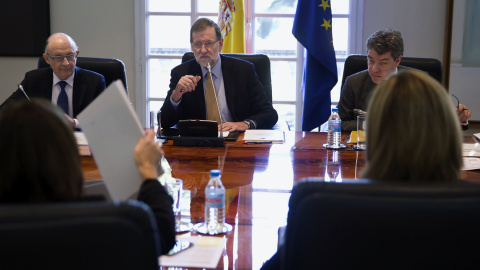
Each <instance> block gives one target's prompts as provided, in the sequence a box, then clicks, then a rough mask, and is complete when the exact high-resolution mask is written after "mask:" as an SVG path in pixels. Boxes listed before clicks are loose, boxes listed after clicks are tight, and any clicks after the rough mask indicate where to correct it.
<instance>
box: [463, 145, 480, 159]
mask: <svg viewBox="0 0 480 270" xmlns="http://www.w3.org/2000/svg"><path fill="white" fill-rule="evenodd" d="M462 148H463V149H462V153H463V156H464V157H480V144H478V143H464V144H463V145H462Z"/></svg>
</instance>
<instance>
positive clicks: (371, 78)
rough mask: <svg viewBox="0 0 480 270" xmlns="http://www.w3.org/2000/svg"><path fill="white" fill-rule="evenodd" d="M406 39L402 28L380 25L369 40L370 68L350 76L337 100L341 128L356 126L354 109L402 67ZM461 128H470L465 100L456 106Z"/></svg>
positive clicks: (365, 105) (360, 108)
mask: <svg viewBox="0 0 480 270" xmlns="http://www.w3.org/2000/svg"><path fill="white" fill-rule="evenodd" d="M402 56H403V39H402V35H401V34H400V32H399V31H395V30H391V29H381V30H378V31H376V32H375V33H373V34H372V35H371V36H370V37H369V38H368V40H367V61H368V70H364V71H361V72H359V73H356V74H353V75H351V76H348V77H347V79H346V80H345V84H344V85H343V88H342V92H341V95H340V101H339V103H338V106H337V108H338V114H339V115H340V118H341V119H342V131H347V132H350V131H352V130H356V129H357V115H356V114H355V112H354V110H355V109H359V110H362V111H366V109H367V105H368V104H367V103H368V98H369V97H370V95H371V92H372V91H373V89H374V88H375V86H376V85H377V84H379V83H380V82H381V81H383V80H385V79H386V78H387V77H388V76H390V75H391V74H394V73H396V72H398V71H399V70H402V69H410V68H408V67H404V66H401V65H400V61H401V60H402ZM456 109H457V114H458V119H459V120H460V123H462V128H464V129H467V128H468V121H467V120H468V118H470V115H471V112H470V111H469V110H468V109H467V108H466V107H465V105H463V104H458V106H456Z"/></svg>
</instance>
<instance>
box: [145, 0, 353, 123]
mask: <svg viewBox="0 0 480 270" xmlns="http://www.w3.org/2000/svg"><path fill="white" fill-rule="evenodd" d="M312 1H313V0H312ZM244 5H245V6H244V10H245V20H246V35H247V37H246V43H247V44H246V47H247V53H262V54H266V55H268V56H269V57H270V60H271V71H272V88H273V105H274V107H275V109H276V110H277V112H278V114H279V117H280V120H279V121H286V122H287V123H288V125H289V127H290V129H291V130H300V129H301V121H302V117H301V115H302V106H303V97H302V93H301V92H300V86H301V80H302V76H303V75H302V74H303V62H304V61H303V57H304V48H303V47H302V46H301V45H300V44H299V43H298V42H297V40H296V39H295V38H294V36H293V35H292V26H293V20H294V17H295V11H296V6H297V0H282V1H279V0H261V1H260V0H244ZM357 5H361V4H359V3H357V1H355V0H335V2H334V5H333V9H332V13H333V22H332V24H333V35H334V36H333V39H334V46H335V51H336V56H337V67H338V72H339V73H338V74H339V82H340V81H341V74H342V72H343V64H344V62H345V58H346V56H347V55H349V54H350V53H352V52H354V50H352V49H351V48H355V40H356V39H355V38H350V36H352V37H353V36H355V34H353V35H351V34H349V33H356V32H359V30H358V29H356V28H355V27H353V26H354V25H355V23H356V21H357V20H356V19H355V14H356V8H357ZM136 7H137V12H136V14H137V16H136V19H137V23H136V29H137V32H138V36H137V57H136V58H137V65H138V66H141V69H140V71H139V72H137V85H136V86H137V93H136V97H137V98H136V100H137V102H136V107H137V113H138V115H139V116H140V117H141V121H142V122H143V124H145V123H146V122H147V121H148V120H149V119H148V117H149V111H155V112H156V111H158V110H159V109H160V107H161V106H162V104H163V101H164V99H165V97H166V95H167V91H168V89H169V88H168V86H169V83H170V71H171V69H172V68H174V67H175V66H177V65H179V64H180V63H181V58H182V55H183V54H184V53H186V52H189V51H191V50H190V38H189V32H190V26H191V25H192V24H193V22H195V21H196V20H197V18H199V17H208V18H210V19H212V20H214V21H217V16H218V15H217V14H218V1H212V0H176V1H162V0H137V2H136ZM355 26H356V25H355ZM357 27H358V26H357ZM360 30H361V29H360ZM359 33H361V31H360V32H359ZM339 96H340V83H338V84H337V86H335V88H334V89H333V90H332V92H331V97H332V105H336V104H337V103H338V99H339Z"/></svg>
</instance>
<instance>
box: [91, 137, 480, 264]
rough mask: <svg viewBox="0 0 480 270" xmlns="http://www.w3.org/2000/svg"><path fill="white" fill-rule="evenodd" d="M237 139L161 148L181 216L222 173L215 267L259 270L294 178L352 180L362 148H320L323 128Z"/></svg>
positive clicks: (473, 177) (190, 214)
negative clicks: (221, 241)
mask: <svg viewBox="0 0 480 270" xmlns="http://www.w3.org/2000/svg"><path fill="white" fill-rule="evenodd" d="M342 135H343V136H342V138H343V137H345V136H346V135H348V134H342ZM242 138H243V133H241V134H240V135H239V137H238V140H237V141H236V142H226V143H225V147H215V148H209V147H178V146H173V145H172V142H171V141H169V142H168V143H166V144H164V147H163V150H164V151H165V157H166V159H167V160H168V163H169V164H170V167H171V169H172V176H173V177H175V178H180V179H183V181H184V190H188V193H189V194H190V205H188V203H187V205H186V206H185V204H184V207H182V220H187V221H188V220H190V221H191V222H192V223H194V224H195V223H198V222H203V221H204V201H205V196H204V195H205V192H204V189H205V186H206V184H207V182H208V180H209V172H210V170H211V169H220V170H221V172H222V175H221V176H222V178H221V179H222V182H223V184H224V186H225V188H226V204H227V213H226V222H227V223H229V224H231V225H232V226H233V230H232V232H230V233H229V234H226V235H222V236H219V237H225V238H226V239H227V244H226V249H225V251H224V254H223V256H222V258H221V259H220V262H219V263H218V265H217V269H259V268H260V267H261V266H262V264H263V263H264V262H265V261H266V260H267V259H269V258H270V257H271V256H272V255H273V254H274V253H275V251H276V249H277V246H276V245H277V239H278V237H277V230H278V227H280V226H285V225H286V222H287V220H286V219H287V213H288V200H289V198H290V192H291V189H292V187H293V185H294V184H295V183H296V182H298V181H300V179H302V178H305V177H310V176H315V177H325V178H326V180H329V179H330V178H333V177H334V176H335V175H336V179H335V181H342V179H346V178H353V179H358V178H360V172H361V171H362V169H363V168H364V166H365V161H364V157H365V153H364V152H363V151H355V150H352V149H350V148H348V149H344V150H339V151H333V150H327V149H325V148H323V147H322V145H323V143H325V141H326V133H321V132H286V133H285V139H286V142H285V143H283V144H255V145H244V144H242ZM466 140H467V141H468V140H473V139H471V138H466ZM337 161H338V162H337ZM82 167H83V171H84V176H85V179H86V180H99V179H102V177H101V175H100V172H99V171H98V168H97V166H96V164H95V161H94V159H93V158H92V157H89V156H84V157H82ZM332 169H333V170H334V171H332ZM464 179H466V180H469V181H475V182H480V172H479V171H467V172H464ZM184 235H187V236H188V235H196V233H194V232H190V233H186V234H184ZM163 269H168V268H167V267H164V268H163ZM175 269H177V268H175ZM185 269H186V268H185ZM188 269H192V268H188Z"/></svg>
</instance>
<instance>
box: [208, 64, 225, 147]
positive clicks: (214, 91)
mask: <svg viewBox="0 0 480 270" xmlns="http://www.w3.org/2000/svg"><path fill="white" fill-rule="evenodd" d="M207 70H208V75H209V76H210V78H212V87H213V93H214V94H215V102H216V103H217V109H218V115H219V116H220V138H223V126H222V124H223V119H222V114H221V113H220V106H219V105H218V98H217V88H216V87H215V83H213V76H212V69H211V67H210V63H207Z"/></svg>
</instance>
